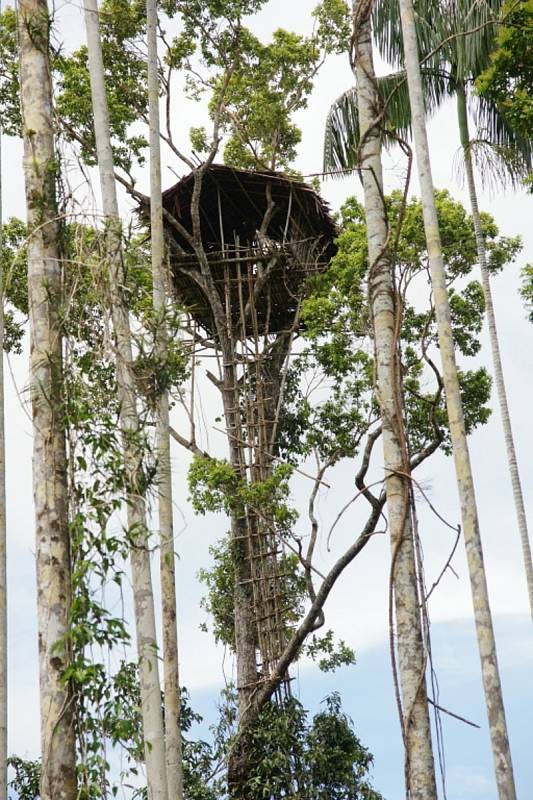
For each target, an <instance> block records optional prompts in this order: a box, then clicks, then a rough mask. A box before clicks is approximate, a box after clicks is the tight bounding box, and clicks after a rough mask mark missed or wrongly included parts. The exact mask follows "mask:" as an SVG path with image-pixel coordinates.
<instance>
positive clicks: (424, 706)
mask: <svg viewBox="0 0 533 800" xmlns="http://www.w3.org/2000/svg"><path fill="white" fill-rule="evenodd" d="M358 6H359V3H354V11H355V15H354V25H355V52H354V55H355V73H356V80H357V102H358V109H359V124H360V141H361V151H360V158H361V164H362V181H363V189H364V199H365V211H366V225H367V238H368V261H369V270H370V273H369V293H370V304H371V312H372V322H373V328H374V343H375V358H376V373H377V376H376V377H377V393H378V399H379V403H380V407H381V418H382V426H383V452H384V461H385V470H386V475H387V480H386V488H387V512H388V520H389V529H390V535H391V546H392V553H393V556H392V571H391V576H392V577H391V580H392V586H393V592H394V603H395V617H396V632H397V648H398V657H399V658H398V660H399V673H400V685H401V698H402V716H403V719H402V733H403V738H404V744H405V762H406V765H405V766H406V775H405V777H406V784H407V796H408V797H410V798H412V800H435V798H436V797H437V790H436V782H435V767H434V760H433V751H432V745H431V726H430V719H429V709H428V702H427V688H426V680H425V669H426V658H425V652H424V643H423V638H422V625H421V618H420V603H419V596H418V587H417V574H416V565H415V553H414V545H413V531H412V527H411V524H410V514H409V491H410V486H409V482H408V479H406V478H405V477H402V475H400V474H398V473H404V475H405V473H406V472H408V471H409V466H408V459H407V450H406V442H405V426H404V420H403V415H402V410H401V409H402V404H401V401H400V398H399V394H400V390H399V371H398V366H399V364H398V360H397V356H398V342H397V330H396V328H397V322H396V305H397V303H396V300H395V288H394V282H393V275H392V266H391V263H390V261H389V258H388V253H387V241H388V228H387V218H386V210H385V204H384V201H383V177H382V164H381V132H380V128H379V123H377V122H376V120H377V118H378V114H379V99H378V95H377V91H376V82H375V73H374V65H373V59H372V38H371V30H370V21H369V20H368V19H366V20H365V21H361V22H360V23H359V22H358V20H357V19H356V16H357V8H358Z"/></svg>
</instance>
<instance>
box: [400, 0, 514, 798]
mask: <svg viewBox="0 0 533 800" xmlns="http://www.w3.org/2000/svg"><path fill="white" fill-rule="evenodd" d="M400 12H401V22H402V33H403V42H404V50H405V66H406V71H407V81H408V86H409V99H410V103H411V113H412V125H413V135H414V140H415V150H416V158H417V165H418V176H419V181H420V191H421V196H422V208H423V214H424V226H425V232H426V240H427V248H428V255H429V262H430V269H431V282H432V286H433V296H434V302H435V312H436V317H437V327H438V336H439V347H440V352H441V359H442V367H443V378H444V386H445V391H446V404H447V408H448V420H449V425H450V434H451V439H452V446H453V455H454V460H455V470H456V473H457V484H458V490H459V497H460V501H461V514H462V520H463V532H464V538H465V545H466V554H467V559H468V569H469V573H470V582H471V586H472V598H473V604H474V616H475V622H476V631H477V637H478V645H479V653H480V658H481V671H482V675H483V685H484V688H485V701H486V704H487V711H488V716H489V726H490V735H491V741H492V752H493V758H494V766H495V771H496V781H497V785H498V793H499V797H500V800H515V798H516V792H515V785H514V777H513V765H512V761H511V752H510V748H509V740H508V735H507V723H506V719H505V709H504V705H503V696H502V689H501V682H500V674H499V668H498V659H497V655H496V643H495V639H494V630H493V625H492V617H491V612H490V605H489V596H488V591H487V581H486V576H485V567H484V563H483V549H482V545H481V537H480V531H479V520H478V513H477V505H476V498H475V492H474V480H473V476H472V468H471V464H470V455H469V452H468V443H467V439H466V431H465V424H464V415H463V407H462V402H461V394H460V389H459V380H458V375H457V365H456V362H455V353H454V347H453V338H452V326H451V317H450V306H449V301H448V292H447V289H446V276H445V270H444V262H443V258H442V248H441V241H440V232H439V223H438V219H437V210H436V206H435V196H434V189H433V178H432V175H431V163H430V158H429V146H428V140H427V130H426V119H425V112H424V100H423V93H422V80H421V75H420V64H419V58H418V49H417V41H416V29H415V18H414V10H413V3H412V0H400Z"/></svg>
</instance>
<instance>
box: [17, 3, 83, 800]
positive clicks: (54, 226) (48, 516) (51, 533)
mask: <svg viewBox="0 0 533 800" xmlns="http://www.w3.org/2000/svg"><path fill="white" fill-rule="evenodd" d="M18 12H19V15H18V30H19V51H20V52H19V55H20V94H21V106H22V117H23V137H24V177H25V184H26V207H27V221H28V230H29V239H28V302H29V317H30V331H31V363H30V373H31V376H30V382H31V400H32V415H33V490H34V499H35V517H36V521H35V534H36V563H37V604H38V612H37V616H38V631H39V683H40V709H41V748H42V770H41V798H42V800H75V798H76V796H77V791H76V745H75V732H74V708H73V703H74V699H73V697H72V695H71V691H70V688H69V686H68V684H67V685H65V684H64V682H63V673H64V672H65V669H66V668H67V667H68V665H69V662H70V658H71V649H70V645H69V642H68V635H69V623H70V606H71V588H72V587H71V563H70V542H69V530H68V517H67V470H66V454H65V432H64V426H63V420H62V419H61V409H62V407H63V390H62V335H61V324H60V319H59V309H60V306H61V302H62V297H61V264H60V258H59V252H58V230H59V226H58V219H57V206H56V197H55V181H56V172H57V162H56V154H55V150H54V133H53V112H52V87H51V80H50V62H49V40H48V30H49V23H50V19H49V14H48V7H47V4H46V0H21V2H20V3H19V6H18Z"/></svg>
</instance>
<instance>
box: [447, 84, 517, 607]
mask: <svg viewBox="0 0 533 800" xmlns="http://www.w3.org/2000/svg"><path fill="white" fill-rule="evenodd" d="M457 114H458V118H459V133H460V137H461V146H462V148H463V153H464V158H465V171H466V182H467V185H468V193H469V196H470V207H471V209H472V220H473V222H474V232H475V235H476V246H477V254H478V261H479V267H480V270H481V282H482V284H483V293H484V295H485V308H486V312H487V322H488V329H489V339H490V347H491V351H492V363H493V367H494V378H495V381H496V392H497V395H498V403H499V406H500V415H501V419H502V426H503V435H504V439H505V449H506V451H507V461H508V464H509V473H510V475H511V485H512V487H513V497H514V503H515V509H516V519H517V522H518V531H519V533H520V541H521V543H522V555H523V558H524V568H525V572H526V581H527V589H528V594H529V607H530V612H531V617H532V619H533V562H532V559H531V546H530V543H529V533H528V528H527V518H526V509H525V505H524V496H523V494H522V485H521V481H520V472H519V469H518V461H517V458H516V450H515V444H514V437H513V429H512V427H511V415H510V413H509V405H508V402H507V391H506V388H505V379H504V376H503V367H502V359H501V354H500V345H499V341H498V330H497V328H496V316H495V313H494V304H493V302H492V291H491V286H490V276H489V271H488V268H487V255H486V251H485V238H484V236H483V229H482V227H481V217H480V215H479V207H478V202H477V191H476V182H475V178H474V165H473V162H472V150H471V147H470V134H469V131H468V111H467V107H466V92H465V88H464V86H463V85H458V86H457Z"/></svg>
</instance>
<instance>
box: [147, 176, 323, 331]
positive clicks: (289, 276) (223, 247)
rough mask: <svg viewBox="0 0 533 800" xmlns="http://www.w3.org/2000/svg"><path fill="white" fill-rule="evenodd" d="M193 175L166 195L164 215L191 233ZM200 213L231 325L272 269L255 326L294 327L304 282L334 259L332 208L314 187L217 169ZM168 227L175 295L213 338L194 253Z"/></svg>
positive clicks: (205, 184) (207, 180) (207, 178)
mask: <svg viewBox="0 0 533 800" xmlns="http://www.w3.org/2000/svg"><path fill="white" fill-rule="evenodd" d="M194 174H195V173H191V174H189V175H186V176H185V177H184V178H182V179H181V180H180V181H179V182H178V183H177V184H175V185H174V186H172V187H171V188H170V189H167V190H166V191H165V192H164V193H163V206H164V208H165V209H166V211H167V212H169V214H171V215H172V216H173V217H174V219H176V220H177V221H178V222H179V223H180V224H181V225H182V226H183V227H184V228H185V229H186V230H187V231H189V232H190V233H192V228H193V224H192V219H191V201H192V194H193V188H194ZM199 212H200V221H201V236H202V244H203V248H204V250H205V252H206V253H207V255H208V260H209V264H210V268H211V272H212V274H213V276H214V278H215V283H216V285H217V289H218V291H219V293H220V296H221V297H222V298H225V301H226V305H227V299H228V298H227V292H226V289H225V285H227V284H228V283H229V285H230V291H229V295H230V300H229V304H230V306H231V312H232V317H233V319H232V324H234V325H237V324H238V319H239V314H240V308H241V307H242V303H243V301H244V303H246V301H247V299H248V297H249V290H250V288H251V287H252V285H253V283H254V281H255V280H256V279H257V275H258V274H259V273H260V272H261V269H262V266H264V265H265V264H267V263H268V264H270V267H269V269H270V272H269V278H268V281H267V282H266V284H265V288H264V290H262V291H261V294H260V297H258V299H257V302H256V310H257V324H258V325H259V327H260V328H261V329H262V332H265V330H268V331H271V332H273V331H279V330H284V329H286V328H290V327H291V326H292V324H293V320H294V315H295V311H296V308H297V305H298V300H299V298H300V297H301V296H302V293H303V292H304V287H305V283H306V280H307V277H308V276H309V275H310V274H313V273H314V272H317V271H323V270H324V269H325V268H326V267H327V265H328V263H329V261H330V259H331V257H332V256H333V255H334V253H335V246H334V244H333V240H334V238H335V236H336V228H335V223H334V221H333V218H332V216H331V214H330V211H329V207H328V205H327V203H325V202H324V200H322V199H321V198H320V196H319V195H318V194H317V193H316V192H315V191H314V190H313V189H312V188H311V187H310V186H308V185H307V184H305V183H303V182H302V181H299V180H295V179H293V178H290V177H287V176H285V175H280V174H277V173H271V172H252V171H249V170H240V169H234V168H232V167H227V166H222V165H218V164H213V165H211V166H210V167H209V168H208V169H207V170H206V172H205V174H204V177H203V182H202V188H201V194H200V203H199ZM165 226H166V231H167V236H168V238H169V239H170V241H171V242H172V244H173V245H174V246H173V247H172V254H171V263H172V268H173V275H174V285H175V289H176V294H177V295H178V297H179V299H180V300H181V302H183V303H184V305H185V306H186V307H188V308H189V309H190V311H191V313H192V315H193V317H195V318H196V319H197V321H198V322H199V324H200V325H201V326H202V327H203V328H204V329H206V330H207V331H210V332H213V321H212V314H211V311H210V309H209V306H208V303H207V300H206V298H205V296H204V295H203V293H202V291H201V290H200V288H199V287H198V284H197V283H195V281H194V279H193V278H192V277H191V272H192V271H194V270H195V269H198V263H197V259H196V256H195V253H194V248H193V247H192V246H191V244H190V242H189V241H187V238H186V237H185V236H183V235H182V234H180V233H179V231H177V230H176V228H175V227H173V226H172V225H171V224H170V223H169V222H168V220H167V221H166V223H165ZM259 231H262V234H264V235H258V232H259ZM274 261H275V265H274V266H273V262H274ZM249 327H250V326H249V323H247V329H249Z"/></svg>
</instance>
